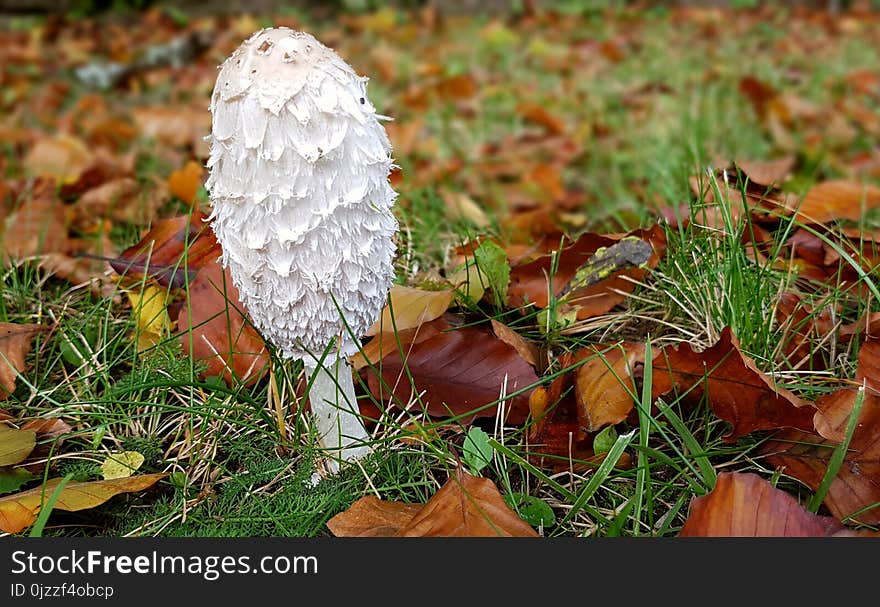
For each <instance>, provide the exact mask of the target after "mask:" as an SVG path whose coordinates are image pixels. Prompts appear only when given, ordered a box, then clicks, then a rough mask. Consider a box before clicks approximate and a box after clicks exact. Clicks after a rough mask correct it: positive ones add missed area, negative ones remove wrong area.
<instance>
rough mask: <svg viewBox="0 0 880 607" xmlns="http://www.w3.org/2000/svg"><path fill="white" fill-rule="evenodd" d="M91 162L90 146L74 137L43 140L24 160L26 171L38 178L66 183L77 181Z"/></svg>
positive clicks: (59, 136)
mask: <svg viewBox="0 0 880 607" xmlns="http://www.w3.org/2000/svg"><path fill="white" fill-rule="evenodd" d="M90 161H91V151H90V150H89V148H88V146H87V145H86V144H85V143H83V142H82V141H81V140H80V139H78V138H77V137H74V136H72V135H58V136H56V137H54V138H50V139H42V140H40V141H38V142H37V143H36V145H34V147H32V148H31V150H30V151H29V152H28V154H27V156H25V159H24V169H25V170H26V171H27V172H28V173H30V174H31V175H34V176H37V177H52V178H54V179H56V180H57V181H59V182H61V183H64V182H69V181H75V180H76V179H77V178H78V177H79V176H80V174H81V173H82V172H83V171H85V170H86V169H87V168H88V166H89V164H90Z"/></svg>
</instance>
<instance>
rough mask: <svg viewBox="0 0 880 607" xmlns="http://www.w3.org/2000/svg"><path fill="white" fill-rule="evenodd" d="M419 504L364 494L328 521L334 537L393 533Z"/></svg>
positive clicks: (390, 535)
mask: <svg viewBox="0 0 880 607" xmlns="http://www.w3.org/2000/svg"><path fill="white" fill-rule="evenodd" d="M422 508H424V505H423V504H407V503H405V502H389V501H385V500H380V499H379V498H378V497H376V496H375V495H367V496H365V497H362V498H360V499H359V500H358V501H356V502H355V503H353V504H352V505H351V506H349V508H348V510H346V511H345V512H340V513H339V514H337V515H336V516H334V517H333V518H331V519H330V520H329V521H327V528H328V529H330V531H331V533H333V535H335V536H336V537H394V536H395V535H397V533H398V532H399V531H400V530H401V529H403V528H404V527H406V525H407V523H409V522H410V521H411V520H412V519H413V517H414V516H415V515H416V514H418V513H419V512H420V511H421V510H422Z"/></svg>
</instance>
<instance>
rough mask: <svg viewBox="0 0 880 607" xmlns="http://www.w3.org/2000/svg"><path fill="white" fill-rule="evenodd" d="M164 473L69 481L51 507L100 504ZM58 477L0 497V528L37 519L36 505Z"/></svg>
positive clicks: (21, 526)
mask: <svg viewBox="0 0 880 607" xmlns="http://www.w3.org/2000/svg"><path fill="white" fill-rule="evenodd" d="M165 476H167V474H164V473H160V474H145V475H143V476H133V477H131V478H122V479H116V480H111V481H92V482H87V483H80V482H76V481H72V482H69V483H67V484H66V485H65V486H64V488H63V489H62V490H61V493H60V494H59V496H58V499H57V500H56V501H55V505H54V507H55V508H56V509H58V510H67V511H70V512H75V511H77V510H86V509H88V508H94V507H95V506H100V505H101V504H103V503H104V502H106V501H107V500H108V499H110V498H111V497H114V496H116V495H119V494H121V493H134V492H136V491H143V490H144V489H146V488H148V487H151V486H153V485H154V484H155V483H156V482H157V481H158V480H160V479H162V478H164V477H165ZM61 480H62V479H60V478H54V479H51V480H49V481H47V482H46V483H45V484H44V485H41V486H40V487H37V488H35V489H30V490H28V491H22V492H20V493H14V494H12V495H4V496H0V531H3V532H5V533H18V532H19V531H21V530H22V529H24V528H25V527H28V526H29V525H31V524H32V523H33V522H34V521H35V520H37V515H38V513H39V512H40V507H41V506H42V504H43V503H44V502H45V500H47V499H49V497H50V496H51V495H52V493H53V492H54V491H55V488H56V487H57V486H58V483H60V482H61Z"/></svg>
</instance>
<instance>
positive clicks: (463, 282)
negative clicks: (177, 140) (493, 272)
mask: <svg viewBox="0 0 880 607" xmlns="http://www.w3.org/2000/svg"><path fill="white" fill-rule="evenodd" d="M449 282H451V283H452V284H453V286H454V287H455V288H456V289H457V290H458V291H459V292H460V293H462V294H463V295H465V296H466V297H467V298H468V299H469V300H470V301H472V302H474V303H476V302H478V301H480V300H481V299H483V295H485V293H486V285H488V284H489V278H488V277H487V276H486V274H485V273H484V272H483V271H482V270H481V269H480V266H478V265H477V264H475V263H473V262H468V263H466V264H464V265H462V266H461V267H460V268H459V269H458V270H456V271H455V272H453V274H452V275H451V276H450V277H449Z"/></svg>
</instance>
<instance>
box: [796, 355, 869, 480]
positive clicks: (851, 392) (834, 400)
mask: <svg viewBox="0 0 880 607" xmlns="http://www.w3.org/2000/svg"><path fill="white" fill-rule="evenodd" d="M855 379H856V382H857V383H858V384H861V385H862V386H864V388H865V396H864V401H863V403H862V414H863V415H862V416H860V420H864V421H862V425H860V426H858V427H857V428H856V432H857V433H858V434H859V435H861V433H862V432H863V430H862V428H863V425H864V423H865V422H866V421H873V419H874V416H873V415H871V412H874V411H876V412H878V415H880V340H878V339H868V340H867V341H865V342H864V343H863V344H862V347H861V350H859V363H858V367H856V377H855ZM857 395H858V390H857V389H855V388H841V389H840V390H836V391H835V392H832V393H831V394H828V395H825V396H822V397H820V398H818V399H817V400H816V409H818V411H817V412H816V415H815V417H814V418H813V421H814V423H815V426H816V432H818V433H819V434H821V435H822V436H823V437H825V438H827V439H829V440H833V441H837V442H840V441H842V440H843V439H844V437H845V436H846V425H847V422H848V421H849V417H850V415H851V414H852V411H853V407H854V405H855V402H856V396H857ZM866 414H867V415H866ZM877 421H878V422H880V417H878V419H877ZM851 447H852V445H851ZM853 448H854V447H853ZM878 480H880V479H878Z"/></svg>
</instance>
